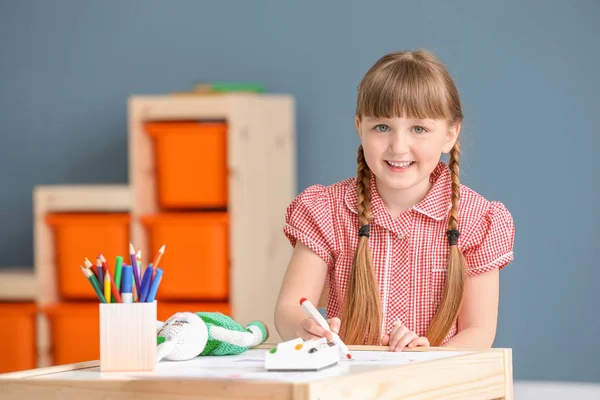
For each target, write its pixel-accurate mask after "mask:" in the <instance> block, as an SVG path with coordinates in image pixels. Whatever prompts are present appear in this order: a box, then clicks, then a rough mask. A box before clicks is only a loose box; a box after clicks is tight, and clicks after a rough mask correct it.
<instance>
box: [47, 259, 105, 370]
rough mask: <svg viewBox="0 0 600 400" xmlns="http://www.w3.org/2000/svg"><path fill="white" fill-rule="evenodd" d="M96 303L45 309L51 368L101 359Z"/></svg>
mask: <svg viewBox="0 0 600 400" xmlns="http://www.w3.org/2000/svg"><path fill="white" fill-rule="evenodd" d="M80 273H81V271H80ZM99 304H100V303H99V302H89V303H57V304H53V305H50V306H47V307H45V308H44V313H45V314H46V316H47V317H48V322H49V327H50V335H51V343H52V355H53V364H54V365H59V364H70V363H75V362H82V361H91V360H99V359H100V307H99Z"/></svg>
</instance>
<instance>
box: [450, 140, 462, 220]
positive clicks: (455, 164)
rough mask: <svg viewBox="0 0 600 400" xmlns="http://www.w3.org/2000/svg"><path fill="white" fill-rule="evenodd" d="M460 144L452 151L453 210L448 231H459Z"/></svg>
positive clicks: (451, 210) (455, 145) (456, 144)
mask: <svg viewBox="0 0 600 400" xmlns="http://www.w3.org/2000/svg"><path fill="white" fill-rule="evenodd" d="M459 164H460V144H459V143H458V140H457V141H456V143H455V144H454V146H453V147H452V149H451V150H450V160H449V162H448V167H449V168H450V176H451V177H452V208H451V209H450V219H449V220H448V229H458V201H459V200H460V179H459V178H458V175H459V171H460V168H459Z"/></svg>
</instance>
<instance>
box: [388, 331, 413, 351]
mask: <svg viewBox="0 0 600 400" xmlns="http://www.w3.org/2000/svg"><path fill="white" fill-rule="evenodd" d="M408 332H410V331H409V330H408V328H407V327H405V326H399V327H398V329H396V330H395V331H394V330H393V329H392V333H391V334H390V350H392V351H394V349H395V348H396V346H397V345H398V342H399V341H400V339H401V338H402V337H403V336H404V335H406V334H407V333H408Z"/></svg>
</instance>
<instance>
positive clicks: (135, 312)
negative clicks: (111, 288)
mask: <svg viewBox="0 0 600 400" xmlns="http://www.w3.org/2000/svg"><path fill="white" fill-rule="evenodd" d="M155 367H156V301H154V302H152V303H101V304H100V371H103V372H111V371H151V370H153V369H154V368H155Z"/></svg>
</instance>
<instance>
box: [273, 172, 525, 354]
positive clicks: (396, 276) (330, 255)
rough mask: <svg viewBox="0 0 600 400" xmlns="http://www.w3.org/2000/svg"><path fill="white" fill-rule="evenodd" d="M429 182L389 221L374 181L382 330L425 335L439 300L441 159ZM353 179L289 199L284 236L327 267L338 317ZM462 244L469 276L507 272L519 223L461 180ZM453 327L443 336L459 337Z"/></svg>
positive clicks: (354, 239) (352, 239)
mask: <svg viewBox="0 0 600 400" xmlns="http://www.w3.org/2000/svg"><path fill="white" fill-rule="evenodd" d="M431 182H432V184H433V185H432V187H431V190H430V191H429V193H428V194H427V196H426V197H425V198H424V199H423V200H422V201H421V202H419V203H418V204H416V205H415V206H413V207H412V208H410V209H409V210H406V211H405V212H403V213H402V214H401V215H400V216H399V217H398V218H397V219H396V220H392V218H391V217H390V215H389V213H388V211H387V208H386V206H385V204H384V203H383V201H382V199H381V197H379V194H378V193H377V190H376V187H375V180H374V177H372V179H371V209H372V215H373V220H372V222H371V229H370V238H369V246H370V250H371V256H372V260H373V266H374V268H375V272H376V276H377V282H378V284H379V293H380V296H381V299H382V307H383V321H382V332H385V333H389V332H390V331H391V330H392V326H393V323H394V321H395V320H396V319H399V320H400V321H401V322H402V323H403V324H404V325H405V326H406V327H407V328H408V329H410V330H412V331H414V332H415V333H416V334H417V335H419V336H424V335H425V332H426V330H427V327H428V325H429V323H430V321H431V319H432V318H433V316H434V314H435V312H436V309H437V306H438V303H439V301H440V299H441V295H442V288H443V285H444V282H445V280H446V272H447V271H446V264H447V259H448V250H449V247H448V239H447V236H446V230H447V229H448V214H449V210H450V207H451V202H450V197H451V178H450V171H449V169H448V167H447V166H446V164H444V163H443V162H440V163H439V164H438V166H437V167H436V168H435V170H434V171H433V173H432V174H431ZM356 202H357V196H356V180H355V178H348V179H345V180H343V181H341V182H338V183H335V184H332V185H329V186H322V185H313V186H310V187H308V188H307V189H305V190H304V191H303V192H302V193H301V194H300V195H298V196H297V197H296V198H295V199H294V201H293V202H292V203H291V204H290V206H289V207H288V209H287V212H286V225H285V227H284V233H285V235H286V236H287V237H288V239H289V240H290V243H291V244H292V246H295V245H296V241H297V240H300V241H301V242H302V243H304V244H305V245H306V246H308V247H309V248H310V249H312V250H313V251H314V252H315V253H316V254H318V255H319V256H320V257H321V258H322V259H323V260H324V261H325V262H326V263H327V266H328V283H329V296H328V299H327V318H332V317H340V314H341V305H342V304H343V299H344V298H345V294H346V289H347V285H348V281H349V274H350V270H351V268H352V260H353V257H354V252H355V249H356V246H357V243H358V229H359V226H358V215H357V212H356ZM459 204H460V205H459V226H458V228H459V231H460V237H459V239H458V246H459V247H460V249H461V250H462V252H463V254H464V256H465V259H466V261H467V264H468V267H467V274H468V275H474V274H481V273H484V272H486V271H490V270H492V269H494V268H499V269H502V268H504V267H505V266H506V265H507V264H508V263H509V262H510V261H512V260H513V251H512V250H513V241H514V225H513V220H512V216H511V214H510V213H509V211H508V210H507V209H506V208H505V206H504V205H503V204H502V203H499V202H495V201H492V202H490V201H487V200H486V199H485V198H483V197H482V196H481V195H479V194H477V193H476V192H474V191H473V190H471V189H469V188H467V187H466V186H464V185H461V195H460V203H459ZM456 331H457V327H456V325H455V326H454V327H453V328H452V330H451V331H450V332H449V334H448V336H447V337H446V339H445V340H444V343H445V342H447V341H448V340H449V339H450V338H451V337H453V336H454V335H455V334H456Z"/></svg>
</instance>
